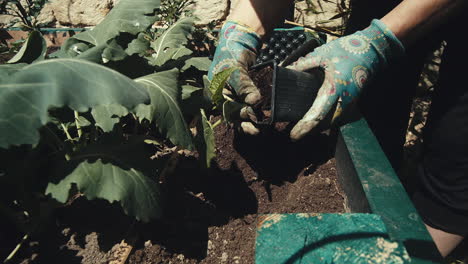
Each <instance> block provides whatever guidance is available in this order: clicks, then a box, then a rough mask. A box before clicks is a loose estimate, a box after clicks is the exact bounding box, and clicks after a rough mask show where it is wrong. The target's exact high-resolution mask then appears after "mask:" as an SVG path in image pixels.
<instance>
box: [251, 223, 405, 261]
mask: <svg viewBox="0 0 468 264" xmlns="http://www.w3.org/2000/svg"><path fill="white" fill-rule="evenodd" d="M257 226H258V229H257V240H256V251H255V252H256V255H255V263H256V264H301V263H334V264H369V263H382V264H384V263H385V264H403V263H409V261H410V257H409V255H408V253H407V252H406V250H405V248H404V246H403V245H402V244H401V243H399V242H394V241H391V240H389V238H388V235H387V231H386V228H385V225H384V223H383V222H382V220H381V218H380V216H378V215H375V214H273V215H265V216H262V217H260V219H259V224H258V225H257Z"/></svg>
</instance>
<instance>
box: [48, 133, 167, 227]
mask: <svg viewBox="0 0 468 264" xmlns="http://www.w3.org/2000/svg"><path fill="white" fill-rule="evenodd" d="M145 139H146V138H144V137H131V138H130V139H128V140H125V139H124V138H121V137H118V136H104V137H102V139H100V140H99V141H98V142H96V143H94V144H90V145H89V146H87V147H85V148H84V149H82V150H80V151H77V152H76V153H74V154H73V155H72V156H71V158H70V159H69V161H67V162H66V163H64V164H63V166H58V167H57V168H59V169H58V170H57V172H56V173H60V174H62V175H63V174H65V175H67V176H66V177H64V178H63V179H62V180H61V181H59V182H57V183H55V182H53V181H52V182H50V183H49V184H48V186H47V189H46V194H50V195H51V196H52V197H53V198H55V199H57V200H58V201H59V202H62V203H65V202H66V201H67V200H68V195H69V193H70V191H71V188H72V186H73V185H76V187H77V189H78V191H79V192H81V193H82V194H83V195H85V196H86V197H87V198H88V199H89V200H91V199H96V198H100V199H105V200H107V201H109V202H110V203H112V202H114V201H115V202H119V203H120V204H121V205H122V208H123V209H124V211H125V212H126V213H127V214H129V215H133V216H135V217H136V218H137V219H138V220H142V221H145V222H148V221H149V220H151V219H155V218H159V217H160V216H161V194H160V190H159V186H158V185H157V183H156V182H155V181H154V179H151V177H150V175H151V168H152V167H160V164H158V161H152V160H150V159H149V157H150V155H151V153H150V152H149V151H148V146H147V144H146V143H145V142H144V140H145Z"/></svg>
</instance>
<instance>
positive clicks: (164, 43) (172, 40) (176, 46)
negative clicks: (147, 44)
mask: <svg viewBox="0 0 468 264" xmlns="http://www.w3.org/2000/svg"><path fill="white" fill-rule="evenodd" d="M193 22H194V19H193V18H184V19H181V20H180V21H178V22H177V23H175V24H174V25H172V26H171V27H169V28H168V29H167V30H166V31H164V33H163V34H162V35H161V36H160V37H159V38H158V39H156V41H154V42H152V43H151V47H152V48H153V49H154V53H153V55H152V58H151V64H152V65H155V66H162V65H163V64H165V63H167V62H168V61H170V60H177V59H179V58H182V57H183V56H188V55H190V54H192V51H191V50H190V49H188V48H187V47H186V46H185V45H186V44H187V42H188V38H187V37H188V36H189V34H190V33H191V32H192V30H193V28H194V26H193Z"/></svg>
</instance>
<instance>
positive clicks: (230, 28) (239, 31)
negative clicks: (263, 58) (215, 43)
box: [220, 20, 262, 54]
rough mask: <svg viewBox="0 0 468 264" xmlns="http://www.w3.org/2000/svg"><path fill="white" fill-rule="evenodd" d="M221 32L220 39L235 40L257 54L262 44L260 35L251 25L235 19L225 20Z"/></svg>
mask: <svg viewBox="0 0 468 264" xmlns="http://www.w3.org/2000/svg"><path fill="white" fill-rule="evenodd" d="M220 34H222V35H221V36H220V40H222V39H226V40H228V39H229V40H235V41H237V42H239V43H242V45H243V46H244V47H245V48H247V49H249V50H251V51H253V52H255V54H257V51H258V50H259V49H260V47H261V45H262V41H261V39H260V36H259V35H258V34H257V33H256V32H255V31H254V30H253V29H252V28H251V27H249V26H247V25H245V24H242V23H240V22H237V21H234V20H228V21H226V22H224V24H223V27H222V28H221V31H220Z"/></svg>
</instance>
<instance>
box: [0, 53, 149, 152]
mask: <svg viewBox="0 0 468 264" xmlns="http://www.w3.org/2000/svg"><path fill="white" fill-rule="evenodd" d="M148 101H149V95H148V92H147V91H146V90H145V89H144V88H142V87H141V86H140V85H138V84H137V83H136V82H134V81H133V80H131V79H129V78H127V77H126V76H124V75H122V74H120V73H118V72H116V71H113V70H111V69H109V68H106V67H103V66H101V65H98V64H95V63H91V62H87V61H84V60H77V59H54V60H45V61H41V62H38V63H34V64H31V65H29V66H26V67H24V68H23V69H22V70H20V71H18V72H16V73H15V74H13V75H12V76H11V77H10V78H8V79H6V80H2V82H1V83H0V135H2V136H1V137H0V147H3V148H6V147H8V146H10V145H21V144H33V145H35V144H37V143H38V141H39V133H38V128H40V127H41V126H43V125H45V124H46V123H47V122H49V116H48V112H47V111H48V109H49V108H51V107H62V106H65V105H67V106H69V107H70V108H71V109H72V110H75V111H78V112H86V111H88V109H89V108H90V107H95V106H97V105H106V104H120V105H122V106H124V107H126V108H127V109H133V107H135V106H136V105H138V104H142V103H148Z"/></svg>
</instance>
